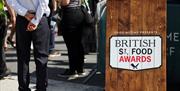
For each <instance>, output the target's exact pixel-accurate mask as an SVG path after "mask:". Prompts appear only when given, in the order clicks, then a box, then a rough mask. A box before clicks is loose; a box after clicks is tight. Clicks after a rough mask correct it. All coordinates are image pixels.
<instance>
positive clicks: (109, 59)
mask: <svg viewBox="0 0 180 91" xmlns="http://www.w3.org/2000/svg"><path fill="white" fill-rule="evenodd" d="M106 29H107V30H106V83H105V91H166V0H108V1H107V25H106ZM149 36H151V37H149ZM116 39H117V41H116ZM132 39H136V40H137V41H143V40H144V39H146V40H152V41H153V40H155V42H154V43H155V44H156V43H157V45H156V47H155V46H153V45H151V46H150V47H147V46H146V45H145V47H140V46H142V45H140V44H137V45H136V47H133V48H135V49H133V48H131V47H129V46H127V45H129V44H130V43H126V41H132ZM121 40H123V43H124V45H123V46H122V45H121V46H120V44H118V43H117V44H116V43H115V42H122V41H121ZM132 45H133V44H132ZM113 46H115V47H113ZM134 46H135V45H134ZM113 48H117V50H116V49H113ZM121 48H122V49H121ZM138 48H139V49H138ZM148 48H150V49H148ZM128 49H129V51H128ZM125 50H126V51H125ZM132 51H133V52H132ZM114 52H115V53H114ZM118 52H119V54H118ZM122 52H123V53H122ZM138 54H139V55H141V56H140V57H142V56H143V55H144V56H145V57H146V58H147V60H146V61H150V60H151V62H152V63H149V64H148V63H147V62H146V63H143V62H142V60H141V61H139V62H136V61H137V60H134V59H133V60H134V61H133V62H130V63H129V62H126V63H123V64H121V63H118V62H123V61H124V58H122V59H120V58H118V57H121V56H128V55H129V56H133V55H134V56H136V57H137V56H138ZM113 55H116V56H113ZM148 56H150V57H148ZM139 60H140V59H139ZM114 61H115V62H114ZM143 61H144V59H143ZM156 62H157V63H156ZM138 63H139V64H138ZM141 65H142V66H141ZM140 66H141V67H140Z"/></svg>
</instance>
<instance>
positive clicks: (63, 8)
mask: <svg viewBox="0 0 180 91" xmlns="http://www.w3.org/2000/svg"><path fill="white" fill-rule="evenodd" d="M66 9H81V6H76V7H62V10H66Z"/></svg>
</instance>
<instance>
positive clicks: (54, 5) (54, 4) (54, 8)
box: [52, 0, 57, 12]
mask: <svg viewBox="0 0 180 91" xmlns="http://www.w3.org/2000/svg"><path fill="white" fill-rule="evenodd" d="M52 5H53V10H52V12H55V11H56V10H57V1H56V0H52Z"/></svg>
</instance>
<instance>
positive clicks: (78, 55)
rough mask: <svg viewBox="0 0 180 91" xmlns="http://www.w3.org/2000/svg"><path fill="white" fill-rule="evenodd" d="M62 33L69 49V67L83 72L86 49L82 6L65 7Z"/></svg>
mask: <svg viewBox="0 0 180 91" xmlns="http://www.w3.org/2000/svg"><path fill="white" fill-rule="evenodd" d="M61 24H62V35H63V38H64V41H65V43H66V46H67V49H68V57H69V68H70V70H71V71H74V72H75V71H77V72H82V71H83V65H84V51H83V46H82V43H81V39H82V24H83V13H82V11H81V9H80V7H75V8H64V9H63V16H62V23H61Z"/></svg>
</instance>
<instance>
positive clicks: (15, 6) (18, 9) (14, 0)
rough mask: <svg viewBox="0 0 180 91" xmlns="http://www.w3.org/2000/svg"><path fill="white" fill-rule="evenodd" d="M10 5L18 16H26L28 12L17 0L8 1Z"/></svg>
mask: <svg viewBox="0 0 180 91" xmlns="http://www.w3.org/2000/svg"><path fill="white" fill-rule="evenodd" d="M6 1H7V3H8V5H10V6H11V7H13V9H14V10H15V11H16V12H17V13H18V15H21V16H25V14H26V12H27V11H28V10H27V9H26V8H24V7H23V6H22V5H20V4H19V3H18V2H17V0H6Z"/></svg>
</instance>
